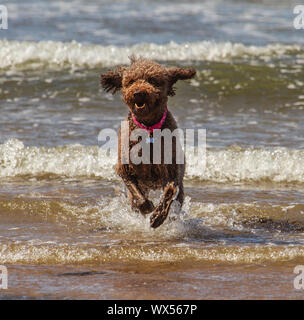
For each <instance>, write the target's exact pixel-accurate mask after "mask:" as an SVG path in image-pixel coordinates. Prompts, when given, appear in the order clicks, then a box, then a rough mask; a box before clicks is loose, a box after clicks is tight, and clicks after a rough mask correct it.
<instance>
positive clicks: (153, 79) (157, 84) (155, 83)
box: [148, 78, 161, 87]
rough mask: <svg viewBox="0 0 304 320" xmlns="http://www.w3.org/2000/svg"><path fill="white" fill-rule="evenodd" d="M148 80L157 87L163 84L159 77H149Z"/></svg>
mask: <svg viewBox="0 0 304 320" xmlns="http://www.w3.org/2000/svg"><path fill="white" fill-rule="evenodd" d="M148 82H149V83H150V84H152V86H155V87H159V86H161V83H160V82H159V81H158V80H157V79H155V78H149V79H148Z"/></svg>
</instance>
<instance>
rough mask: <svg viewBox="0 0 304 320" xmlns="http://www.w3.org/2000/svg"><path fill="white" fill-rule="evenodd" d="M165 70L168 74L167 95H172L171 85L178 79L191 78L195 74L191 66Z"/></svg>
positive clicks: (172, 88) (173, 91) (173, 90)
mask: <svg viewBox="0 0 304 320" xmlns="http://www.w3.org/2000/svg"><path fill="white" fill-rule="evenodd" d="M167 72H168V74H169V84H170V89H169V92H168V95H169V96H174V94H175V89H174V87H173V85H174V84H175V83H176V82H177V81H178V80H187V79H191V78H193V77H194V76H195V74H196V71H195V69H193V68H167Z"/></svg>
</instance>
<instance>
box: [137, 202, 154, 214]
mask: <svg viewBox="0 0 304 320" xmlns="http://www.w3.org/2000/svg"><path fill="white" fill-rule="evenodd" d="M138 209H139V211H140V213H141V214H148V213H150V212H152V211H153V210H154V209H155V207H154V204H153V202H152V201H150V200H148V199H147V200H146V201H145V202H144V203H143V204H141V205H140V206H138Z"/></svg>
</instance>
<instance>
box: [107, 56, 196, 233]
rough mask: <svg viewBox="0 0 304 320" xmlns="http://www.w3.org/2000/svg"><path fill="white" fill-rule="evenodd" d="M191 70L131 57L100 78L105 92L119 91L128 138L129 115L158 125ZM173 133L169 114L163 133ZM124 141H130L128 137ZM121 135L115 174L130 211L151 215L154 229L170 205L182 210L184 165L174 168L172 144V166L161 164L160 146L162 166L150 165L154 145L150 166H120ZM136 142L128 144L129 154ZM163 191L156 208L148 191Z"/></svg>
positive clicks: (145, 122) (173, 147)
mask: <svg viewBox="0 0 304 320" xmlns="http://www.w3.org/2000/svg"><path fill="white" fill-rule="evenodd" d="M195 73H196V72H195V70H194V69H192V68H166V67H164V66H161V65H160V64H158V63H156V62H153V61H149V60H147V59H144V58H139V59H136V58H134V57H131V64H130V66H129V67H123V66H120V67H118V68H116V69H115V70H110V71H108V72H107V73H105V74H103V75H101V85H102V87H103V88H104V89H105V90H106V91H107V92H112V93H115V92H116V91H118V90H121V92H122V95H123V101H124V102H125V103H126V105H127V106H128V108H129V114H128V116H127V118H126V120H128V121H129V136H130V134H131V132H132V131H133V130H134V129H138V127H137V125H136V124H135V123H134V122H133V120H132V116H131V113H133V114H134V115H135V117H136V119H137V120H138V121H139V122H141V123H142V124H144V125H146V126H151V125H154V124H155V123H157V122H159V121H160V119H161V118H162V115H163V113H164V110H165V106H166V105H167V101H168V96H173V95H174V94H175V89H174V84H175V83H176V82H177V81H178V80H186V79H190V78H192V77H194V75H195ZM135 103H138V104H143V103H145V107H144V108H143V109H138V108H136V107H135ZM166 128H167V129H170V130H171V131H173V130H174V129H176V128H177V124H176V121H175V119H174V117H173V115H172V113H171V112H170V111H169V110H168V113H167V117H166V120H165V122H164V124H163V126H162V129H166ZM127 139H129V138H128V137H127ZM121 141H122V137H121V132H120V134H119V140H118V150H119V152H118V163H117V165H116V172H117V174H118V175H119V176H120V177H121V178H122V179H123V181H124V183H125V184H126V186H127V188H128V196H129V199H130V203H131V205H132V208H133V209H135V210H136V209H137V210H139V211H140V212H141V213H142V214H148V213H150V212H152V215H151V217H150V223H151V227H153V228H157V227H158V226H160V225H161V224H162V223H163V222H164V221H165V219H166V217H167V215H168V212H169V209H170V205H171V203H172V201H173V200H174V199H175V198H176V200H177V201H178V202H179V203H180V205H181V206H182V204H183V200H184V187H183V177H184V172H185V165H184V164H176V161H175V159H176V144H175V142H174V140H173V143H172V164H165V163H164V146H163V143H162V161H161V164H152V159H153V151H152V148H153V144H151V146H150V154H151V164H142V163H141V164H138V165H136V164H133V163H132V162H130V163H129V164H123V163H122V161H121V159H122V155H121ZM137 143H138V141H130V140H129V152H130V150H131V149H132V147H133V146H134V145H135V144H137ZM160 188H162V189H163V196H162V199H161V201H160V203H159V204H158V205H157V207H156V208H155V207H154V205H153V203H152V202H151V201H150V200H149V199H148V198H147V196H148V193H149V190H151V189H153V190H155V189H160Z"/></svg>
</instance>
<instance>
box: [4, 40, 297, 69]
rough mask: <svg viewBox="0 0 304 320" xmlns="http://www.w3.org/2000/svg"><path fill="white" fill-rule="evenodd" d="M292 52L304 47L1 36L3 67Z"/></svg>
mask: <svg viewBox="0 0 304 320" xmlns="http://www.w3.org/2000/svg"><path fill="white" fill-rule="evenodd" d="M290 53H296V54H297V53H300V54H301V55H303V48H302V47H301V46H299V45H283V44H271V45H267V46H246V45H243V44H241V43H231V42H223V43H216V42H212V41H201V42H193V43H181V44H177V43H175V42H170V43H168V44H164V45H159V44H155V43H140V44H136V45H133V46H128V47H119V46H113V45H112V46H102V45H89V44H85V45H84V44H82V43H79V42H76V41H73V42H68V43H64V42H55V41H39V42H28V41H8V40H0V69H5V68H11V67H20V68H22V67H24V68H32V69H38V68H41V66H57V67H91V68H93V67H102V66H113V65H117V64H126V63H128V62H129V60H128V56H130V55H132V54H136V55H142V56H144V57H146V58H149V59H154V60H159V61H229V60H230V59H232V58H243V57H244V58H246V57H247V58H248V57H256V58H261V59H264V60H269V58H270V57H279V58H280V57H284V56H286V55H287V56H288V55H289V54H290Z"/></svg>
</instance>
